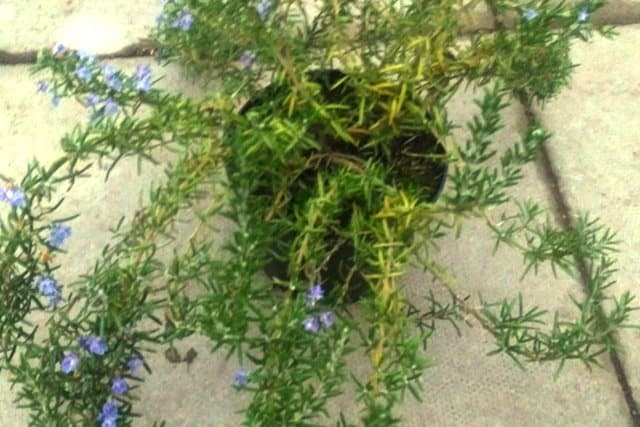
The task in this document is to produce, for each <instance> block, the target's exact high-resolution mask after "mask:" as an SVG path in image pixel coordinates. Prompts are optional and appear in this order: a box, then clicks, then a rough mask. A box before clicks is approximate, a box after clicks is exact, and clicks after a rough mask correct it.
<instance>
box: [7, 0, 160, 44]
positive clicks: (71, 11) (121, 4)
mask: <svg viewBox="0 0 640 427" xmlns="http://www.w3.org/2000/svg"><path fill="white" fill-rule="evenodd" d="M161 8H162V6H161V4H160V1H159V0H139V1H134V2H132V1H127V0H112V1H108V2H106V1H90V0H29V2H28V5H27V3H26V2H24V1H22V0H8V1H3V2H1V3H0V28H2V31H1V32H0V50H6V51H10V52H21V51H25V50H32V49H41V48H43V47H46V46H52V45H53V43H55V42H58V41H60V42H63V43H66V44H68V45H73V46H75V47H76V48H79V49H80V48H83V49H90V50H92V51H93V52H94V53H96V54H100V53H110V52H115V51H117V50H119V49H121V48H123V47H124V46H126V45H128V44H131V43H134V42H137V41H138V39H139V38H143V37H147V36H148V34H149V32H150V30H151V28H152V27H153V26H155V18H156V16H157V15H158V14H159V13H160V11H161Z"/></svg>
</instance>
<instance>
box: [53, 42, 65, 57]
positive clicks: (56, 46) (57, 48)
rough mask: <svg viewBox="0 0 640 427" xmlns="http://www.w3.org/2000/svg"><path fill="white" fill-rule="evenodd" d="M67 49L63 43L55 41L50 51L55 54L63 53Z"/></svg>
mask: <svg viewBox="0 0 640 427" xmlns="http://www.w3.org/2000/svg"><path fill="white" fill-rule="evenodd" d="M66 50H67V49H66V48H65V47H64V45H63V44H62V43H60V42H57V43H55V44H54V45H53V48H52V49H51V52H52V53H53V54H54V55H55V56H58V55H61V54H63V53H64V52H65V51H66Z"/></svg>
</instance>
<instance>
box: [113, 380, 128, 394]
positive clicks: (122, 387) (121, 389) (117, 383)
mask: <svg viewBox="0 0 640 427" xmlns="http://www.w3.org/2000/svg"><path fill="white" fill-rule="evenodd" d="M127 390H129V384H127V381H125V379H124V378H120V377H115V378H113V380H111V391H112V392H114V393H115V394H118V395H123V394H125V393H126V392H127Z"/></svg>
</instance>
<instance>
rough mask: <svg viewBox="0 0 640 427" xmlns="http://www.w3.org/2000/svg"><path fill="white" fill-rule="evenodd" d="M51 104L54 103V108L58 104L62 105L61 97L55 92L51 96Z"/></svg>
mask: <svg viewBox="0 0 640 427" xmlns="http://www.w3.org/2000/svg"><path fill="white" fill-rule="evenodd" d="M51 105H52V106H53V107H54V108H55V107H57V106H58V105H60V97H59V96H58V95H56V94H54V95H53V96H52V97H51Z"/></svg>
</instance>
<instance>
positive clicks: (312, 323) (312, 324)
mask: <svg viewBox="0 0 640 427" xmlns="http://www.w3.org/2000/svg"><path fill="white" fill-rule="evenodd" d="M303 324H304V330H305V331H307V332H318V331H319V330H320V323H319V322H318V319H317V318H316V317H315V316H309V317H307V318H306V319H305V320H304V322H303Z"/></svg>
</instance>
